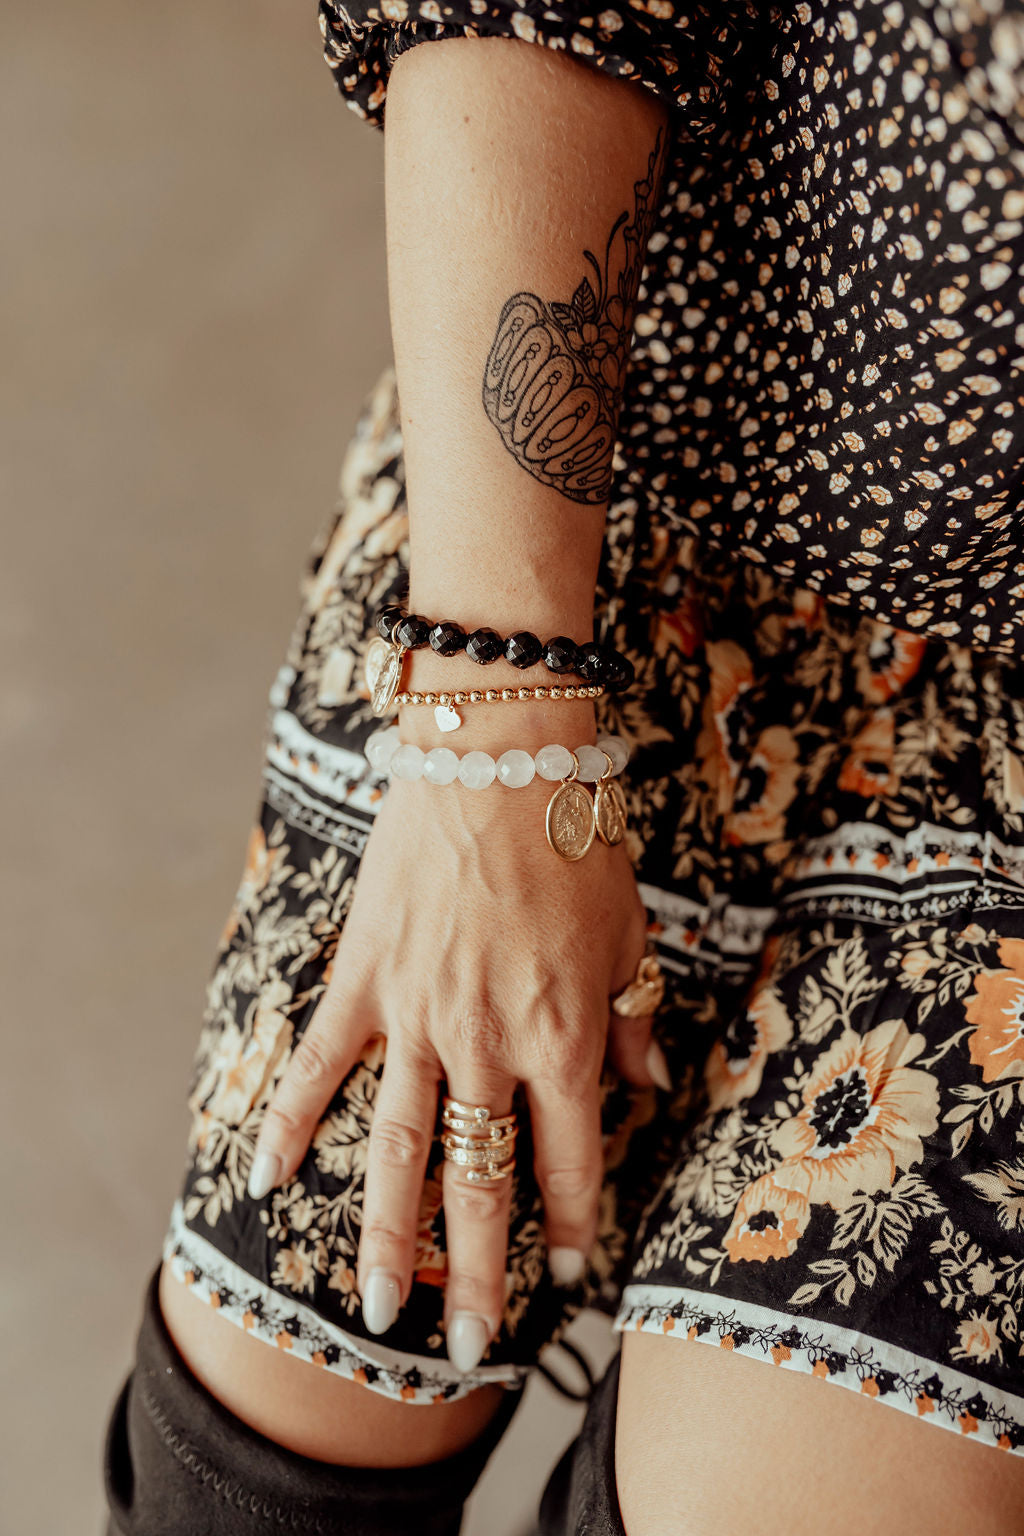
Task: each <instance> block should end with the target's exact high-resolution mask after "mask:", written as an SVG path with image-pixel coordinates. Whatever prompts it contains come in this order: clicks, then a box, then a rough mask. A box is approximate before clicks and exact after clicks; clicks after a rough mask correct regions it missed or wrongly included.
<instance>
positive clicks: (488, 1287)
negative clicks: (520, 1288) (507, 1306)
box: [449, 1269, 502, 1318]
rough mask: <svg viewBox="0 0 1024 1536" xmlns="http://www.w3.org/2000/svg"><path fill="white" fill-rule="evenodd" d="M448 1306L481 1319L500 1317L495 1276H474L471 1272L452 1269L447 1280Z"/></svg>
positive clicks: (499, 1299) (499, 1287)
mask: <svg viewBox="0 0 1024 1536" xmlns="http://www.w3.org/2000/svg"><path fill="white" fill-rule="evenodd" d="M449 1290H450V1295H449V1306H450V1307H451V1308H452V1310H453V1311H454V1310H455V1309H459V1310H465V1311H467V1312H476V1313H478V1314H479V1315H480V1316H481V1317H487V1318H492V1317H497V1316H500V1314H501V1310H502V1294H501V1285H500V1283H499V1282H498V1281H497V1279H496V1277H495V1276H493V1275H492V1276H490V1278H488V1277H487V1276H485V1275H478V1274H474V1273H473V1271H472V1270H464V1269H453V1271H452V1274H451V1276H450V1279H449Z"/></svg>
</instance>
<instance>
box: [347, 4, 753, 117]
mask: <svg viewBox="0 0 1024 1536" xmlns="http://www.w3.org/2000/svg"><path fill="white" fill-rule="evenodd" d="M753 14H754V0H693V3H692V4H691V3H688V0H615V4H614V7H613V6H612V5H609V4H605V5H602V4H601V0H597V3H595V4H594V5H588V4H586V3H585V0H576V3H574V0H568V3H566V0H349V3H346V4H341V3H340V0H320V30H321V33H322V35H323V39H324V55H325V57H326V59H327V62H328V64H329V65H330V67H331V69H332V70H333V71H334V76H335V81H336V83H337V86H338V89H339V90H340V91H341V93H342V96H343V97H344V99H345V101H346V104H347V105H348V106H350V107H351V108H352V110H353V111H354V112H357V113H358V114H359V116H360V117H363V118H366V119H367V121H369V122H371V123H374V124H375V125H376V126H377V127H382V126H383V122H384V102H385V97H386V94H387V85H388V77H389V75H390V72H391V67H392V65H393V64H394V62H395V60H396V59H397V58H398V56H399V54H401V53H405V52H406V50H407V49H409V48H412V47H414V46H415V45H416V44H417V43H422V42H427V41H432V40H436V39H438V38H447V37H516V38H521V39H523V40H524V41H526V42H531V43H537V44H539V45H540V46H541V47H544V48H556V49H561V50H563V51H565V52H568V53H571V54H573V55H574V57H576V58H578V59H580V60H581V61H582V62H585V63H587V64H590V65H593V66H594V67H595V68H597V69H600V70H602V71H604V72H605V73H606V74H610V75H614V76H616V77H618V78H619V79H622V80H629V81H632V82H634V83H635V84H638V85H641V86H645V87H647V89H649V90H651V91H653V92H654V93H655V94H656V95H657V96H659V97H660V98H661V99H662V100H663V101H664V102H665V103H666V104H667V105H668V107H669V108H670V110H671V111H672V112H673V113H680V114H682V115H683V116H684V117H685V119H686V126H687V131H688V132H689V133H691V134H693V135H695V136H702V135H703V134H705V133H708V132H709V131H710V130H711V128H712V127H713V126H714V125H715V124H716V123H718V122H720V115H721V97H722V93H723V90H724V88H725V86H726V85H727V84H728V82H729V76H730V72H731V65H732V60H733V57H734V55H735V54H736V52H737V50H738V48H739V46H740V41H741V37H742V35H743V34H744V32H745V31H746V30H747V26H748V24H749V20H750V18H751V16H752V15H753Z"/></svg>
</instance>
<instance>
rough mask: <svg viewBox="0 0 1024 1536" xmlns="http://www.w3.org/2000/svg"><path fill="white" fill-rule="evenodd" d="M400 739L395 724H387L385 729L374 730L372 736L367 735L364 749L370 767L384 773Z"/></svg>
mask: <svg viewBox="0 0 1024 1536" xmlns="http://www.w3.org/2000/svg"><path fill="white" fill-rule="evenodd" d="M400 739H401V738H400V736H399V733H398V726H397V725H389V726H388V727H387V728H386V729H385V730H383V731H374V733H373V735H372V736H369V737H367V741H366V747H365V749H364V750H365V753H366V761H367V762H368V763H369V765H370V767H371V768H376V770H377V772H378V773H385V772H386V771H387V766H388V764H389V763H390V761H391V759H392V758H393V757H394V755H395V751H396V749H397V747H398V744H399V741H400Z"/></svg>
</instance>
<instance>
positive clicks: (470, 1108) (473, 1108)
mask: <svg viewBox="0 0 1024 1536" xmlns="http://www.w3.org/2000/svg"><path fill="white" fill-rule="evenodd" d="M441 1118H442V1120H443V1121H444V1123H445V1125H449V1124H450V1122H451V1121H454V1120H461V1121H465V1125H459V1126H455V1125H451V1129H452V1130H456V1129H457V1130H468V1129H470V1128H472V1129H475V1130H477V1131H489V1130H490V1129H491V1128H492V1127H494V1126H498V1127H501V1126H506V1125H515V1123H516V1117H515V1115H514V1114H513V1115H500V1116H499V1115H492V1114H491V1111H490V1110H489V1109H488V1107H487V1105H486V1104H462V1103H460V1102H459V1100H458V1099H444V1100H443V1101H442V1109H441Z"/></svg>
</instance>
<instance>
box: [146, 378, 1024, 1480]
mask: <svg viewBox="0 0 1024 1536" xmlns="http://www.w3.org/2000/svg"><path fill="white" fill-rule="evenodd" d="M673 505H674V502H673ZM673 517H674V514H670V513H669V512H666V511H665V510H664V507H663V505H662V503H661V502H660V501H659V498H658V495H657V488H656V487H650V488H647V489H644V487H643V485H642V483H641V482H640V481H639V480H638V478H637V476H636V475H635V474H634V472H633V470H632V469H631V467H630V464H629V462H628V461H627V460H624V459H623V458H622V457H621V456H617V459H616V487H615V494H614V496H613V502H612V506H611V510H610V513H609V519H608V536H607V539H606V547H605V554H604V560H603V565H602V570H601V577H600V583H599V590H598V601H597V619H598V626H599V633H600V634H601V635H602V636H603V637H604V638H606V639H607V640H609V641H610V642H612V643H614V644H616V645H618V646H620V647H622V648H623V649H625V650H626V651H628V652H629V654H630V655H631V657H632V659H633V661H634V663H635V665H636V668H637V684H636V686H635V687H634V688H633V689H632V690H631V691H630V692H629V693H628V694H627V695H625V696H623V697H619V698H611V699H602V700H601V701H600V709H601V710H602V712H603V717H602V720H601V724H602V726H604V727H606V728H609V729H612V730H614V731H617V732H619V733H621V734H623V735H624V736H626V737H627V738H628V739H629V741H630V742H631V744H632V746H633V749H634V758H633V762H632V764H631V767H630V769H629V792H630V798H631V830H630V833H629V837H630V847H631V853H632V856H633V859H634V863H635V866H636V871H637V876H638V879H639V881H640V888H641V895H642V897H643V900H644V902H645V905H646V907H647V911H648V916H649V924H650V933H651V936H652V938H653V939H654V941H655V943H656V945H657V948H658V952H659V955H660V957H661V960H662V963H663V965H664V967H665V970H666V972H667V974H668V978H669V983H670V985H669V992H668V996H667V999H666V1004H665V1006H664V1008H663V1010H662V1012H661V1014H660V1016H659V1019H658V1025H657V1028H658V1033H659V1037H660V1040H661V1043H662V1045H663V1047H664V1050H665V1052H666V1056H667V1058H668V1061H669V1064H670V1068H671V1071H672V1076H673V1080H674V1083H675V1088H674V1091H673V1092H671V1093H661V1092H655V1091H654V1090H651V1091H640V1090H636V1089H634V1088H632V1087H630V1086H629V1085H628V1084H625V1083H623V1082H621V1081H619V1080H616V1079H615V1078H614V1077H612V1076H609V1077H608V1078H607V1080H606V1082H605V1088H604V1115H605V1156H606V1166H607V1173H606V1179H605V1187H604V1199H603V1205H602V1231H601V1237H600V1241H599V1243H598V1245H597V1248H596V1250H595V1253H594V1255H593V1262H592V1266H591V1271H590V1274H589V1276H588V1279H587V1283H586V1287H585V1289H584V1291H583V1292H582V1293H580V1294H577V1295H575V1296H572V1297H570V1298H569V1303H571V1304H569V1303H567V1298H566V1295H565V1293H564V1292H561V1291H558V1290H556V1289H555V1288H554V1286H553V1285H552V1283H551V1281H550V1278H549V1276H548V1274H547V1270H546V1267H545V1251H544V1241H543V1220H542V1209H541V1205H540V1201H539V1197H538V1192H537V1189H536V1186H535V1184H534V1182H533V1179H532V1176H531V1161H532V1160H531V1156H530V1148H529V1127H528V1125H527V1126H526V1128H525V1132H524V1141H525V1145H523V1147H522V1156H521V1158H520V1160H519V1172H518V1175H517V1182H516V1187H515V1190H514V1195H513V1211H512V1227H511V1237H510V1244H509V1254H508V1275H507V1285H508V1301H507V1306H506V1311H505V1316H504V1319H503V1323H502V1328H501V1332H500V1334H499V1336H498V1338H497V1339H496V1340H495V1342H494V1343H493V1345H492V1347H491V1349H490V1351H489V1353H488V1355H487V1356H486V1357H485V1359H484V1361H483V1362H482V1363H481V1365H480V1366H479V1367H478V1368H477V1369H476V1370H475V1371H473V1372H471V1373H470V1374H469V1375H468V1376H462V1375H460V1374H459V1373H457V1372H456V1371H455V1370H454V1369H453V1368H452V1367H451V1366H450V1365H449V1363H448V1361H447V1357H446V1354H445V1350H444V1341H443V1337H442V1332H441V1319H442V1301H443V1292H442V1287H443V1282H444V1275H445V1262H446V1260H445V1239H444V1223H443V1213H442V1209H441V1193H440V1182H439V1172H440V1151H439V1149H438V1153H437V1155H436V1156H435V1158H434V1160H433V1161H432V1163H431V1167H430V1171H429V1177H428V1180H427V1183H426V1186H425V1190H424V1196H423V1203H422V1211H421V1225H420V1243H419V1253H418V1260H417V1275H416V1282H417V1283H416V1284H415V1286H414V1288H413V1293H412V1296H411V1299H410V1302H409V1304H408V1305H407V1307H406V1308H405V1309H404V1311H403V1313H402V1315H401V1316H400V1318H399V1320H398V1322H397V1323H396V1324H395V1326H394V1327H393V1328H392V1330H391V1331H390V1332H389V1334H388V1335H387V1336H386V1338H385V1339H384V1340H381V1339H377V1338H372V1337H370V1336H368V1335H367V1334H366V1333H365V1331H364V1329H363V1326H362V1322H361V1317H360V1304H359V1297H358V1295H357V1292H356V1288H355V1259H356V1251H357V1246H358V1240H359V1231H360V1221H361V1212H362V1192H363V1175H364V1170H365V1161H366V1143H367V1134H368V1131H369V1127H370V1124H371V1121H372V1118H373V1112H374V1101H375V1096H376V1093H377V1089H378V1085H379V1082H380V1077H381V1071H382V1066H383V1045H382V1043H381V1042H376V1043H374V1044H373V1045H371V1047H369V1048H368V1050H367V1053H366V1055H365V1057H364V1059H363V1060H362V1062H361V1063H360V1064H359V1066H358V1067H357V1068H356V1069H355V1071H353V1073H352V1074H351V1075H350V1076H349V1078H348V1079H347V1080H346V1082H345V1083H344V1084H343V1085H342V1086H341V1088H340V1089H339V1090H338V1092H337V1094H336V1095H335V1098H334V1100H333V1102H332V1103H331V1105H330V1107H329V1110H328V1112H327V1114H326V1115H325V1116H324V1119H323V1120H322V1122H321V1124H320V1126H319V1128H318V1130H317V1132H316V1135H315V1137H314V1140H313V1143H312V1145H311V1147H310V1149H309V1152H308V1154H307V1156H306V1158H305V1160H304V1162H303V1164H302V1166H301V1167H300V1169H299V1170H298V1173H297V1174H296V1176H295V1177H294V1178H293V1179H292V1180H291V1181H290V1182H289V1183H288V1184H287V1185H286V1186H285V1187H284V1188H282V1189H279V1190H274V1191H272V1192H271V1193H270V1195H268V1196H267V1197H266V1198H265V1199H264V1200H261V1201H252V1200H250V1199H249V1198H248V1197H247V1195H246V1192H245V1185H246V1180H247V1176H248V1172H249V1164H250V1160H251V1157H252V1151H253V1145H254V1142H255V1138H256V1133H257V1130H258V1127H259V1124H260V1119H261V1116H262V1114H263V1111H264V1109H265V1106H266V1104H267V1101H268V1099H269V1096H270V1094H271V1091H272V1089H273V1086H274V1084H275V1083H276V1081H277V1080H278V1078H279V1077H280V1075H281V1072H282V1071H283V1069H284V1066H285V1064H286V1062H287V1060H288V1057H289V1053H290V1051H291V1050H292V1048H293V1046H294V1044H295V1042H296V1040H297V1039H298V1038H299V1036H300V1035H301V1033H302V1031H303V1029H304V1028H305V1026H306V1025H307V1023H308V1022H309V1019H310V1017H311V1015H312V1013H313V1010H314V1009H315V1007H316V1004H317V1002H318V1000H319V998H320V997H321V995H322V993H323V991H324V988H325V986H326V984H327V981H328V979H329V977H330V974H331V970H332V967H333V965H334V963H335V954H336V950H337V945H338V937H339V933H340V931H341V929H342V926H343V924H344V919H345V913H346V910H347V907H348V904H349V901H350V899H351V895H352V890H353V886H354V882H355V880H356V878H357V876H358V871H359V861H360V856H361V853H362V850H363V847H364V845H365V842H366V838H367V834H368V831H369V829H370V827H371V825H372V822H373V816H374V812H375V810H376V808H377V806H378V805H379V804H380V802H381V798H382V796H383V795H384V794H385V793H386V785H385V783H383V782H382V781H381V780H380V779H378V777H377V776H376V775H375V774H374V773H373V772H372V771H371V769H370V768H369V767H368V765H367V763H366V762H365V760H364V758H363V757H362V754H361V747H362V744H363V742H364V740H365V739H366V737H367V736H368V735H369V734H370V732H371V731H372V730H374V729H375V728H376V722H375V721H374V719H373V717H372V716H371V714H370V710H369V706H368V702H367V698H366V693H365V689H364V687H363V684H362V668H361V656H362V653H363V650H364V648H365V645H366V643H367V639H368V634H369V623H368V614H370V613H372V611H374V610H375V608H376V607H377V605H378V604H380V603H382V602H383V601H384V600H385V599H387V598H388V597H389V596H391V595H392V594H395V593H398V592H400V591H401V589H402V586H403V582H404V577H405V570H406V559H407V525H406V513H405V497H404V477H403V466H402V456H401V438H400V431H399V425H398V413H397V402H396V397H395V389H394V378H393V374H392V373H391V372H390V370H389V371H388V372H387V373H386V374H385V375H384V376H383V378H382V379H381V380H380V382H379V384H378V385H377V387H376V388H375V390H374V391H373V392H372V394H371V396H370V397H369V398H368V400H367V402H366V406H365V409H364V411H363V413H362V416H361V418H360V420H359V423H358V425H357V428H356V432H355V435H354V438H353V440H352V442H351V444H350V447H349V449H348V452H347V454H346V457H345V462H344V466H343V470H342V477H341V490H340V498H339V503H338V506H337V508H336V509H335V511H334V513H333V514H332V516H331V518H330V519H329V522H328V524H327V526H326V527H325V528H324V529H323V530H322V531H321V533H320V535H319V536H318V537H317V539H316V541H315V543H314V546H313V548H312V550H311V552H310V556H309V559H308V562H307V565H306V568H305V570H304V572H303V584H302V605H301V611H300V613H299V616H298V620H297V622H296V624H295V627H294V630H293V633H292V636H291V641H290V644H289V647H288V653H287V656H286V658H285V660H284V663H283V665H282V667H281V669H280V671H279V673H278V675H277V677H276V678H275V680H274V682H273V685H272V687H271V690H270V699H269V707H268V711H267V717H266V733H265V743H264V752H263V762H262V782H261V785H260V793H259V799H258V805H257V810H256V816H255V824H254V826H253V830H252V834H251V838H250V842H249V848H248V855H247V858H246V862H245V869H244V873H243V875H242V880H241V884H240V886H239V888H238V892H237V895H236V898H235V900H234V903H233V905H232V908H231V911H230V914H229V916H228V920H227V923H226V925H225V928H224V931H223V933H222V935H221V939H220V944H219V948H218V951H217V955H216V959H215V963H214V966H213V971H212V975H211V978H210V983H209V992H208V1003H207V1007H206V1011H205V1016H204V1020H203V1027H202V1032H201V1036H200V1040H199V1044H198V1050H197V1053H196V1059H195V1070H194V1075H193V1081H192V1084H191V1090H190V1107H191V1116H192V1118H191V1133H190V1138H189V1148H188V1159H187V1169H186V1175H185V1181H184V1187H183V1190H182V1193H181V1197H180V1199H179V1200H178V1201H177V1202H176V1203H175V1206H174V1209H173V1211H172V1213H171V1217H170V1223H169V1228H168V1233H167V1239H166V1246H165V1256H166V1257H167V1258H168V1259H169V1260H170V1262H171V1263H172V1265H173V1267H174V1269H175V1271H176V1273H177V1274H178V1275H179V1276H181V1277H183V1278H184V1279H185V1280H186V1282H187V1283H188V1284H190V1285H191V1286H192V1287H193V1289H194V1290H195V1291H196V1292H197V1294H199V1295H201V1296H202V1297H204V1298H205V1299H206V1300H208V1301H209V1303H210V1304H211V1305H213V1306H216V1307H217V1308H219V1310H220V1312H221V1314H222V1316H224V1317H225V1318H226V1319H228V1320H230V1321H231V1322H233V1323H234V1324H236V1325H237V1326H240V1327H242V1328H244V1329H246V1330H248V1331H250V1332H252V1333H253V1334H255V1335H256V1336H257V1337H260V1338H262V1339H264V1340H266V1341H267V1342H268V1343H269V1344H271V1345H273V1346H275V1347H277V1348H281V1349H287V1350H290V1351H291V1352H292V1353H293V1354H295V1355H296V1356H297V1357H299V1358H302V1359H304V1360H307V1361H309V1362H311V1363H312V1364H314V1365H316V1366H318V1367H319V1368H320V1369H324V1370H328V1371H334V1372H338V1373H340V1374H342V1375H344V1376H347V1377H350V1378H352V1379H355V1380H358V1381H360V1382H363V1383H365V1384H366V1385H367V1386H369V1387H371V1388H372V1389H374V1390H377V1391H380V1392H385V1393H389V1394H392V1395H394V1396H396V1397H401V1398H403V1399H405V1400H407V1401H409V1402H415V1403H425V1402H432V1401H437V1400H442V1399H448V1398H453V1397H457V1396H460V1395H461V1394H462V1393H464V1392H466V1391H468V1390H471V1389H472V1388H475V1387H477V1386H479V1385H481V1384H483V1383H486V1382H506V1383H513V1382H516V1381H518V1380H519V1379H520V1378H521V1377H522V1376H523V1375H524V1374H525V1373H527V1372H528V1371H529V1370H530V1368H531V1367H532V1366H533V1365H534V1364H535V1362H536V1360H537V1357H538V1354H539V1352H540V1350H541V1349H542V1348H543V1347H544V1345H545V1344H546V1343H548V1342H549V1341H551V1340H552V1339H554V1338H555V1337H556V1336H557V1335H558V1332H559V1330H560V1328H561V1327H562V1326H563V1324H564V1322H565V1320H566V1318H567V1316H568V1315H569V1313H570V1312H571V1311H572V1310H573V1308H575V1307H578V1306H579V1305H580V1304H581V1303H587V1304H591V1305H598V1306H601V1307H604V1308H605V1309H606V1310H608V1311H611V1312H613V1313H614V1314H615V1316H616V1327H617V1328H619V1329H620V1330H625V1329H641V1330H644V1331H646V1332H654V1333H657V1334H659V1335H663V1336H667V1337H669V1338H673V1339H677V1340H680V1341H686V1340H700V1341H702V1342H704V1343H705V1344H712V1345H715V1346H717V1347H718V1348H722V1349H730V1350H736V1351H738V1352H739V1353H741V1354H746V1355H750V1356H753V1357H755V1358H757V1359H760V1360H764V1361H765V1362H767V1364H768V1365H769V1366H774V1367H781V1368H784V1369H788V1370H798V1371H804V1372H808V1373H811V1374H813V1375H816V1376H819V1377H822V1378H825V1379H827V1380H829V1381H832V1382H835V1383H838V1384H840V1385H843V1386H846V1387H848V1388H851V1389H852V1390H854V1391H856V1392H859V1393H862V1394H864V1395H865V1396H868V1397H870V1398H873V1399H876V1400H878V1401H879V1402H882V1403H888V1404H890V1405H893V1406H895V1407H898V1408H900V1409H902V1410H904V1411H905V1412H907V1413H910V1414H912V1415H915V1416H917V1417H920V1418H921V1419H922V1420H925V1421H926V1422H928V1423H930V1424H936V1425H942V1426H945V1427H947V1428H949V1429H952V1430H954V1431H956V1432H957V1433H960V1434H963V1435H966V1436H969V1437H971V1438H972V1439H974V1440H977V1441H979V1442H987V1443H989V1444H996V1445H999V1446H1002V1447H1004V1448H1006V1449H1008V1450H1011V1451H1018V1452H1021V1451H1024V1362H1022V1339H1021V1335H1020V1325H1019V1319H1020V1315H1021V1309H1022V1304H1024V1130H1022V1125H1024V1115H1022V1107H1024V674H1022V671H1021V668H1020V667H1019V666H1017V665H1016V664H1013V663H1009V662H1007V661H1005V660H995V659H992V658H990V657H986V656H984V655H982V654H980V653H977V652H972V651H969V650H967V649H964V648H959V647H956V646H951V645H949V644H947V643H945V642H938V641H929V640H927V639H925V638H923V637H919V636H913V635H910V634H905V633H902V632H900V631H896V630H893V629H891V628H887V627H885V626H883V625H881V624H880V623H877V622H876V621H874V620H873V619H872V618H871V617H870V616H869V615H856V614H853V613H851V612H850V611H849V610H847V609H845V608H842V607H840V606H837V605H833V604H831V603H828V602H825V601H823V600H822V599H821V598H820V597H818V596H815V595H812V594H810V593H807V592H803V591H797V590H791V591H787V590H785V589H784V588H783V587H781V586H780V585H779V584H778V582H777V581H776V580H775V579H774V578H771V579H769V578H768V577H767V575H766V574H765V573H764V572H762V571H761V570H759V569H758V568H757V567H756V566H754V565H751V564H749V563H744V564H738V563H736V562H734V561H733V560H732V559H731V558H730V556H729V552H728V551H725V550H714V549H712V548H710V547H708V546H706V545H704V544H700V543H698V542H697V541H696V539H695V538H694V537H693V531H692V529H690V528H688V527H687V526H686V525H685V524H684V523H682V522H679V521H674V520H673Z"/></svg>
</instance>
